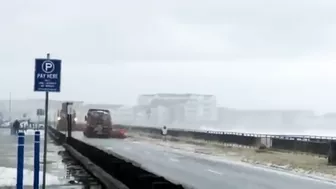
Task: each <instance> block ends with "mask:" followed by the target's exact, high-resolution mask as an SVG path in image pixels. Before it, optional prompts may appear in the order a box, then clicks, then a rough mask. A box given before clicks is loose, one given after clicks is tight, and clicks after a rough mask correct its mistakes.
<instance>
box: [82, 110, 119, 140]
mask: <svg viewBox="0 0 336 189" xmlns="http://www.w3.org/2000/svg"><path fill="white" fill-rule="evenodd" d="M85 121H86V128H85V130H84V132H83V133H84V136H86V137H88V138H125V133H124V132H123V131H122V130H118V131H117V130H114V129H113V126H112V118H111V114H110V111H109V110H104V109H89V111H88V113H87V115H86V116H85Z"/></svg>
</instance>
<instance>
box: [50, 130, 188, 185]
mask: <svg viewBox="0 0 336 189" xmlns="http://www.w3.org/2000/svg"><path fill="white" fill-rule="evenodd" d="M49 134H50V136H51V137H52V138H53V139H54V140H55V141H57V142H58V143H61V144H63V146H64V147H65V148H66V149H67V150H68V151H69V153H70V154H71V155H72V156H73V157H74V159H76V160H78V161H79V163H80V164H82V165H83V167H84V168H85V169H86V170H87V171H88V172H89V173H91V174H92V175H93V176H94V177H96V178H97V179H98V180H99V181H100V182H101V183H102V184H103V185H104V186H105V187H106V188H108V189H140V188H146V189H147V188H152V189H165V188H169V189H184V187H183V186H182V185H180V184H175V183H172V182H170V181H168V180H167V179H165V178H164V177H161V176H159V175H156V174H153V173H151V172H150V171H148V170H145V169H143V168H141V165H139V164H137V163H136V162H134V161H131V160H129V159H127V158H126V157H122V156H120V155H118V154H116V153H114V152H112V151H107V150H104V149H100V148H99V147H96V146H92V145H89V144H87V143H85V142H83V141H80V140H77V139H75V138H68V137H66V136H65V134H63V133H61V132H59V131H57V130H56V129H54V128H52V127H49Z"/></svg>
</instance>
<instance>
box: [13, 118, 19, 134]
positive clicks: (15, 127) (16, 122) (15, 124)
mask: <svg viewBox="0 0 336 189" xmlns="http://www.w3.org/2000/svg"><path fill="white" fill-rule="evenodd" d="M13 129H14V133H15V134H18V132H19V130H20V122H19V120H17V119H16V120H15V121H14V123H13Z"/></svg>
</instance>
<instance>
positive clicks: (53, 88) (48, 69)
mask: <svg viewBox="0 0 336 189" xmlns="http://www.w3.org/2000/svg"><path fill="white" fill-rule="evenodd" d="M61 62H62V61H61V60H57V59H50V54H49V53H48V54H47V58H46V59H35V75H34V79H35V82H34V91H36V92H45V111H44V117H45V119H44V148H43V150H44V151H43V181H42V188H43V189H45V188H46V170H47V144H48V143H47V141H48V139H47V137H48V109H49V92H60V88H61Z"/></svg>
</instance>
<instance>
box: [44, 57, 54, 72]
mask: <svg viewBox="0 0 336 189" xmlns="http://www.w3.org/2000/svg"><path fill="white" fill-rule="evenodd" d="M42 70H43V72H44V73H52V72H53V71H54V70H55V64H54V63H53V62H52V61H51V60H46V61H44V62H43V63H42Z"/></svg>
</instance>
